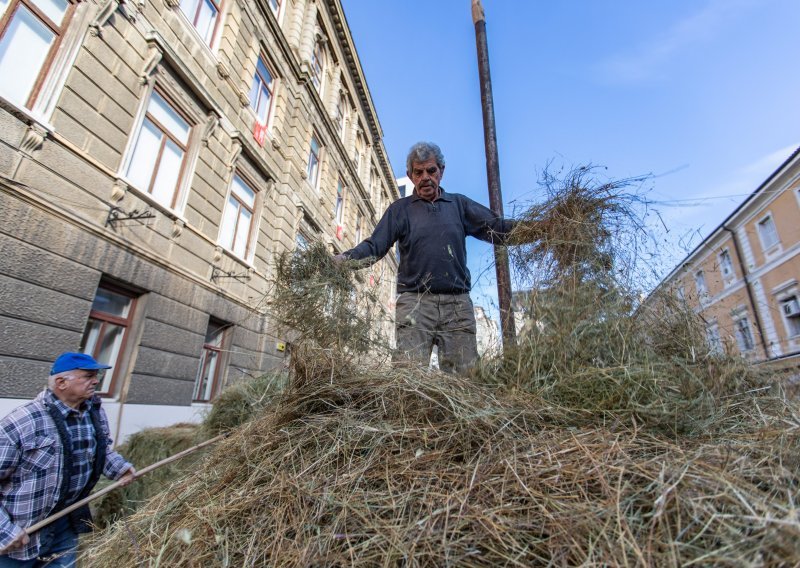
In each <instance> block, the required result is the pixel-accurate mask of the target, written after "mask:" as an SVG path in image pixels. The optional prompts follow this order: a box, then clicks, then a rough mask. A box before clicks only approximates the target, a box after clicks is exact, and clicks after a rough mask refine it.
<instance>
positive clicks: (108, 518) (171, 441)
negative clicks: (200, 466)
mask: <svg viewBox="0 0 800 568" xmlns="http://www.w3.org/2000/svg"><path fill="white" fill-rule="evenodd" d="M202 440H203V435H202V431H201V428H200V426H199V425H197V424H175V425H173V426H167V427H165V428H147V429H145V430H141V431H140V432H137V433H135V434H133V435H132V436H131V437H130V438H128V440H127V441H126V442H125V443H124V444H122V445H121V446H119V447H118V448H117V451H118V452H119V453H120V454H122V455H123V456H125V459H126V460H128V461H129V462H131V463H132V464H134V466H135V467H136V468H137V469H142V468H143V467H146V466H148V465H150V464H153V463H156V462H157V461H160V460H162V459H164V458H167V457H169V456H172V455H174V454H177V453H178V452H180V451H183V450H185V449H187V448H190V447H192V446H194V445H195V444H198V443H199V442H201V441H202ZM199 458H200V455H199V454H196V455H190V456H188V457H187V458H184V459H182V460H179V461H177V462H174V463H172V464H170V465H168V466H165V467H162V468H161V469H158V470H156V471H155V472H153V473H151V474H149V475H147V476H146V477H144V478H142V479H140V480H138V481H137V482H136V483H133V484H131V485H129V486H127V487H124V488H121V489H117V490H116V491H112V492H111V493H108V494H107V495H105V496H104V497H102V498H101V499H99V500H97V501H95V502H93V503H92V515H93V517H94V523H95V524H96V525H97V526H98V527H106V526H108V525H111V524H112V523H114V521H116V520H118V519H121V518H122V517H124V516H126V515H129V514H131V513H132V512H134V511H136V510H137V508H138V507H139V506H140V505H141V503H143V502H144V501H146V500H147V499H149V498H150V497H152V496H153V495H156V494H157V493H159V492H161V491H162V490H163V489H164V487H166V486H168V485H169V484H170V483H171V481H172V480H174V479H177V478H181V477H182V476H183V475H185V474H186V473H188V472H190V471H192V469H193V467H194V466H195V465H196V464H197V461H198V459H199ZM109 483H111V482H110V481H103V482H101V484H100V485H98V489H102V488H103V486H105V485H107V484H109Z"/></svg>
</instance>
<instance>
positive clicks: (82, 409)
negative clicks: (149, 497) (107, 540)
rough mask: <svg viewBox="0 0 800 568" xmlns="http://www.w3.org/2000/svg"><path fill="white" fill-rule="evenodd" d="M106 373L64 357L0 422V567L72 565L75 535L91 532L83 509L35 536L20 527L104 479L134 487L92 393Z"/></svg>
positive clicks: (79, 358) (86, 360) (87, 360)
mask: <svg viewBox="0 0 800 568" xmlns="http://www.w3.org/2000/svg"><path fill="white" fill-rule="evenodd" d="M110 368H111V367H110V366H109V365H103V364H102V363H98V362H97V361H95V360H94V359H93V358H92V357H90V356H89V355H86V354H84V353H64V354H62V355H60V356H59V357H58V358H57V359H56V360H55V362H54V363H53V367H52V369H51V370H50V376H49V377H48V380H47V388H46V389H45V390H44V391H42V392H41V393H40V394H39V395H38V396H37V397H36V399H34V400H33V401H31V402H29V403H27V404H25V405H23V406H21V407H19V408H17V409H16V410H14V411H12V412H11V413H10V414H9V415H8V416H6V417H5V418H3V420H2V421H0V568H3V567H6V566H25V567H33V566H75V556H76V549H77V546H78V534H80V533H83V532H88V531H89V530H91V525H90V523H91V514H90V513H89V507H88V505H87V506H85V507H83V508H79V509H77V510H76V511H73V512H72V513H70V514H68V515H65V516H64V517H62V518H61V519H59V520H57V521H55V522H54V523H52V524H50V525H48V526H47V527H45V528H43V529H42V530H40V531H38V532H35V533H33V534H30V535H29V534H28V533H27V532H26V531H25V528H26V527H29V526H31V525H33V524H35V523H37V522H39V521H41V520H42V519H45V518H46V517H49V516H50V515H52V514H54V513H57V512H58V511H60V510H62V509H64V508H66V507H68V506H69V505H71V504H72V503H75V502H76V501H79V500H80V499H83V498H84V497H86V496H87V495H88V494H89V492H90V491H91V490H92V488H93V487H94V486H95V484H96V483H97V481H98V479H99V478H100V475H101V474H104V475H105V476H106V477H108V478H110V479H119V480H122V481H123V485H127V484H128V483H130V482H131V481H133V479H134V474H135V473H136V472H135V470H134V468H133V466H132V465H131V464H130V463H128V462H127V461H125V459H124V458H123V457H122V456H121V455H119V454H118V453H117V452H115V451H113V450H112V449H111V446H112V441H111V436H110V435H109V430H108V418H107V417H106V413H105V411H103V409H102V408H101V407H100V397H99V396H98V395H96V394H95V388H96V387H97V384H98V382H99V381H98V372H99V371H101V370H104V369H110Z"/></svg>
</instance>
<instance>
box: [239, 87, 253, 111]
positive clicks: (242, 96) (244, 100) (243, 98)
mask: <svg viewBox="0 0 800 568" xmlns="http://www.w3.org/2000/svg"><path fill="white" fill-rule="evenodd" d="M238 94H239V103H240V104H241V105H242V106H243V107H246V106H249V105H250V95H249V94H247V93H245V92H244V91H243V90H241V89H239V93H238Z"/></svg>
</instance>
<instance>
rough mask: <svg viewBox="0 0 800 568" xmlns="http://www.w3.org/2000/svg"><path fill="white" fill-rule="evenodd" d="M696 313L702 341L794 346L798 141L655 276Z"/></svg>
mask: <svg viewBox="0 0 800 568" xmlns="http://www.w3.org/2000/svg"><path fill="white" fill-rule="evenodd" d="M659 288H661V289H663V288H666V289H668V290H671V291H672V292H673V293H674V294H676V295H677V296H678V297H679V298H684V299H685V300H686V301H687V302H688V303H689V305H691V306H693V307H694V308H695V310H696V311H697V312H698V313H699V314H700V315H701V316H702V318H703V320H704V321H705V323H706V334H707V338H708V342H709V345H710V346H711V347H712V348H713V349H716V350H719V351H723V350H724V351H727V352H732V353H739V354H741V355H742V356H744V357H746V358H748V359H751V360H777V359H788V358H792V357H794V356H797V355H798V354H800V148H798V149H797V150H796V151H795V152H794V153H793V154H792V155H791V156H789V158H788V159H787V160H786V161H785V162H784V163H783V164H782V165H781V166H780V167H779V168H778V169H777V170H775V172H773V173H772V175H770V176H769V178H767V180H766V181H764V183H762V184H761V185H760V186H759V187H758V188H757V189H756V190H755V191H754V192H753V193H752V194H751V195H750V196H749V197H748V198H747V199H746V200H745V201H744V203H742V204H741V205H740V206H739V207H738V208H737V209H736V210H735V211H734V212H733V213H732V214H731V215H729V216H728V218H727V219H725V221H724V222H723V223H722V224H721V225H720V226H719V227H717V228H716V229H715V230H714V231H713V232H712V233H711V235H709V237H708V238H706V239H705V240H704V241H703V242H702V243H700V245H698V246H697V248H695V249H694V250H693V251H692V252H691V253H690V254H689V255H688V256H687V257H686V258H685V259H684V260H683V262H681V263H680V265H679V266H678V267H677V268H675V269H674V270H673V271H672V272H671V273H670V274H669V275H668V276H667V278H666V279H665V280H664V281H663V282H662V283H661V284H660V286H659Z"/></svg>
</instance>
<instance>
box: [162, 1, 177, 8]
mask: <svg viewBox="0 0 800 568" xmlns="http://www.w3.org/2000/svg"><path fill="white" fill-rule="evenodd" d="M180 5H181V0H164V6H166V7H167V8H169V9H174V8H177V7H178V6H180Z"/></svg>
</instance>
